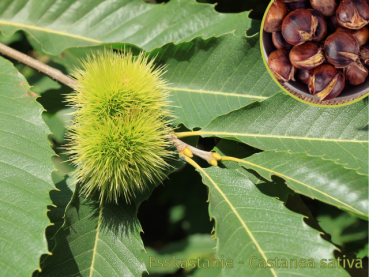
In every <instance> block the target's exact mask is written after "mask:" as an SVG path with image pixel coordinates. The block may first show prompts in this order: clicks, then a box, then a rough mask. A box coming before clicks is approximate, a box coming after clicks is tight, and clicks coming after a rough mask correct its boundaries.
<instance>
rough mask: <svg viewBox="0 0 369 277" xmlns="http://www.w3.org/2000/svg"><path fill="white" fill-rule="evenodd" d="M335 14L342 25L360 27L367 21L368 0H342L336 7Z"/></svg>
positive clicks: (368, 13)
mask: <svg viewBox="0 0 369 277" xmlns="http://www.w3.org/2000/svg"><path fill="white" fill-rule="evenodd" d="M336 16H337V21H338V23H339V24H340V25H341V26H342V27H345V28H348V29H354V30H358V29H361V28H363V27H364V26H365V25H366V24H368V22H369V3H368V0H342V2H341V4H340V5H339V6H338V8H337V11H336Z"/></svg>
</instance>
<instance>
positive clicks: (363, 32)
mask: <svg viewBox="0 0 369 277" xmlns="http://www.w3.org/2000/svg"><path fill="white" fill-rule="evenodd" d="M336 32H346V33H349V34H351V35H354V37H356V39H357V40H358V42H359V44H360V45H364V44H366V42H367V41H368V39H369V29H368V28H367V27H363V28H361V29H359V30H352V29H346V28H343V27H338V28H337V30H336Z"/></svg>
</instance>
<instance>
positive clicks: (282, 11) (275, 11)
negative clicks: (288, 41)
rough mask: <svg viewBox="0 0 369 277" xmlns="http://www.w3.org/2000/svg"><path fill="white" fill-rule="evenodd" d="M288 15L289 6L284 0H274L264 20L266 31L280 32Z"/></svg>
mask: <svg viewBox="0 0 369 277" xmlns="http://www.w3.org/2000/svg"><path fill="white" fill-rule="evenodd" d="M286 15H287V7H286V5H285V4H284V3H283V1H282V0H274V2H273V4H272V5H271V6H270V9H269V10H268V13H267V15H266V18H265V21H264V27H263V29H264V31H265V32H268V33H273V32H278V31H280V30H281V28H282V21H283V19H284V18H285V17H286Z"/></svg>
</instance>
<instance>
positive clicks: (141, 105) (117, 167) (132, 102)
mask: <svg viewBox="0 0 369 277" xmlns="http://www.w3.org/2000/svg"><path fill="white" fill-rule="evenodd" d="M162 74H163V70H162V68H156V69H155V68H154V64H153V61H148V58H147V57H145V56H144V55H143V54H141V55H139V56H137V57H134V56H132V54H130V53H114V52H112V51H108V50H105V51H104V52H97V53H95V54H92V55H90V56H88V57H87V58H86V59H85V60H83V61H82V67H81V68H80V69H77V70H75V72H74V73H73V74H72V76H73V77H74V78H75V80H76V82H77V83H78V85H77V86H76V87H75V91H74V93H72V94H71V95H69V96H68V100H69V102H70V103H71V104H72V105H73V107H75V112H74V119H73V122H72V124H71V126H70V127H69V140H70V143H69V144H68V145H67V146H66V150H67V153H68V154H69V155H70V160H71V162H72V163H73V164H74V165H75V166H76V167H77V169H76V171H75V175H76V177H77V180H78V181H79V182H80V183H81V190H82V193H84V194H86V195H90V194H95V193H97V194H99V196H100V199H101V202H104V201H117V200H118V198H119V197H121V196H124V197H125V199H126V200H127V201H130V199H131V198H132V197H134V195H135V193H136V192H137V191H143V190H144V189H145V187H147V185H148V183H157V182H160V181H162V180H163V178H164V177H165V174H164V169H166V168H167V167H168V165H167V163H166V161H165V159H166V158H168V157H169V156H170V155H171V153H170V152H169V151H168V150H167V149H168V147H169V145H170V144H171V142H170V131H171V130H170V127H168V125H169V124H168V123H169V121H168V119H170V118H171V112H170V110H169V109H166V107H167V106H168V105H169V102H168V100H167V97H168V91H167V90H166V84H165V81H164V80H163V79H162Z"/></svg>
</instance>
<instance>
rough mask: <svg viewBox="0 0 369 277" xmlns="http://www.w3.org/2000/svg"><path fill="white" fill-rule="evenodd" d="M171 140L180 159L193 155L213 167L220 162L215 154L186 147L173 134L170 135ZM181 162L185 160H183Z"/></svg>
mask: <svg viewBox="0 0 369 277" xmlns="http://www.w3.org/2000/svg"><path fill="white" fill-rule="evenodd" d="M171 140H172V143H173V145H174V146H175V147H176V148H177V151H178V153H179V155H180V157H181V156H182V157H183V156H186V157H190V158H192V157H193V155H196V156H198V157H200V158H202V159H204V160H205V161H207V162H208V163H209V164H211V165H214V166H216V165H218V162H217V161H220V160H221V159H222V157H221V156H220V155H219V154H218V153H217V152H207V151H203V150H200V149H197V148H196V147H193V146H191V145H188V144H187V143H184V142H183V141H181V140H179V139H178V138H177V135H176V134H175V133H172V137H171ZM182 157H181V158H182ZM183 160H186V159H184V158H183Z"/></svg>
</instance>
